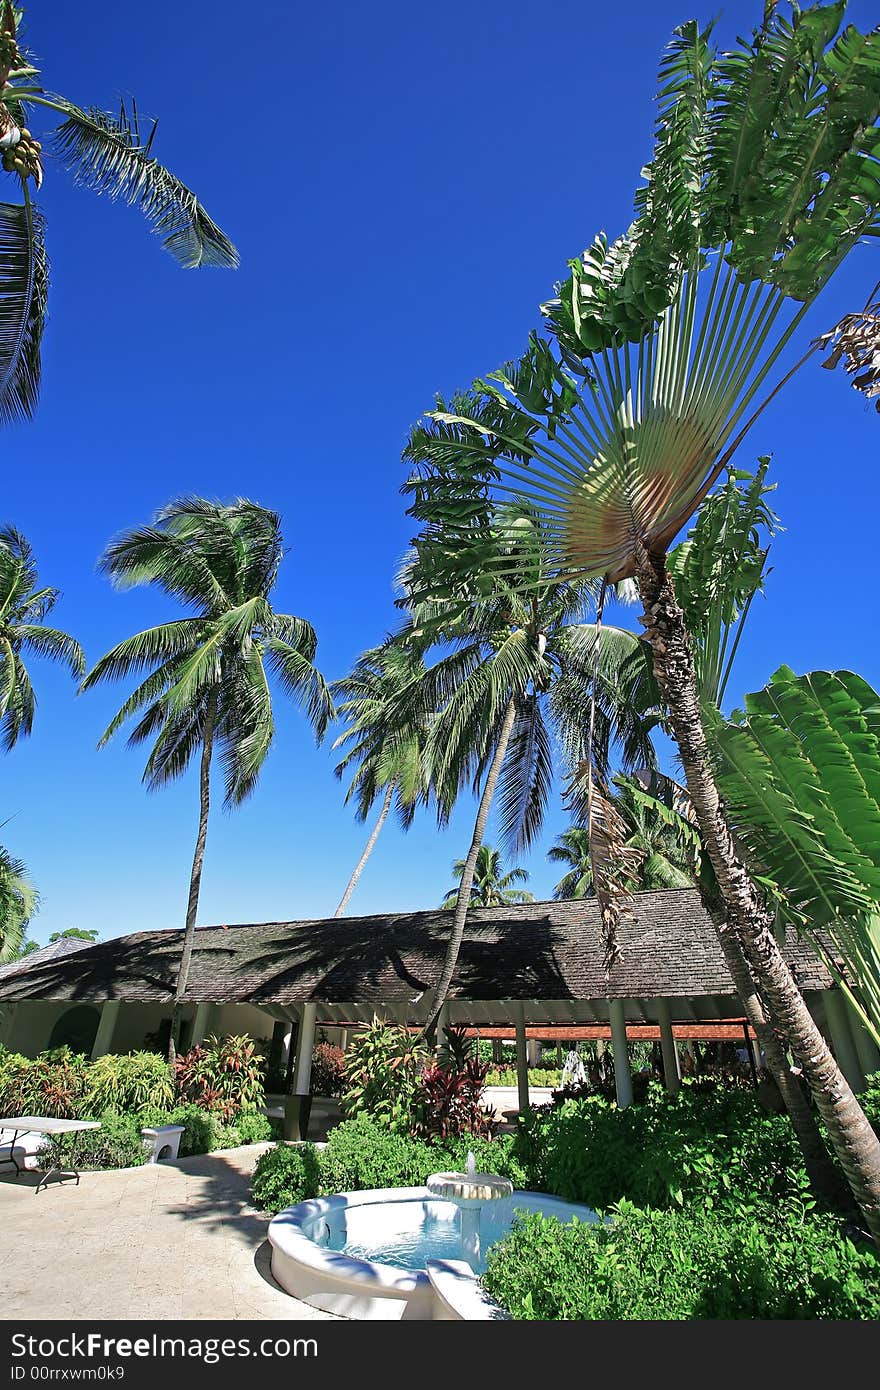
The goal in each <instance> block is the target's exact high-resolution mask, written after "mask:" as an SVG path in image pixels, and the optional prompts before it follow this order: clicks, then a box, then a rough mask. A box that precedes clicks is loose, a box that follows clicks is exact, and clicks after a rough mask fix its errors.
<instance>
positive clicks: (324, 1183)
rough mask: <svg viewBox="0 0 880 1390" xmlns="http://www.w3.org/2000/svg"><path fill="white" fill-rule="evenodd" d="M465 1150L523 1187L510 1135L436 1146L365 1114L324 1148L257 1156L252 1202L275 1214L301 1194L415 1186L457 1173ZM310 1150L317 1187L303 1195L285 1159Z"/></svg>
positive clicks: (295, 1169) (298, 1174)
mask: <svg viewBox="0 0 880 1390" xmlns="http://www.w3.org/2000/svg"><path fill="white" fill-rule="evenodd" d="M468 1150H471V1151H472V1152H473V1154H474V1157H475V1159H476V1162H477V1167H478V1169H480V1170H481V1171H483V1172H495V1173H501V1174H502V1176H504V1177H509V1178H510V1180H511V1182H512V1183H513V1185H514V1186H515V1187H519V1188H523V1187H526V1186H527V1185H528V1184H527V1174H526V1171H525V1169H524V1168H523V1166H522V1164H521V1163H520V1162H519V1161H518V1159H517V1156H516V1152H515V1140H514V1137H513V1136H512V1135H501V1136H499V1137H498V1138H496V1139H472V1140H470V1141H467V1140H461V1141H457V1142H455V1143H453V1144H449V1145H441V1144H435V1143H429V1142H427V1141H423V1140H419V1139H408V1138H407V1137H406V1136H405V1135H401V1134H395V1133H392V1132H390V1131H389V1130H387V1129H385V1128H384V1127H383V1126H382V1125H380V1124H377V1123H376V1121H375V1120H373V1119H371V1118H370V1117H369V1116H368V1115H358V1116H357V1117H356V1118H355V1119H353V1120H345V1121H344V1122H343V1123H342V1124H340V1125H337V1126H336V1128H335V1129H332V1130H331V1131H330V1134H329V1136H328V1142H327V1147H326V1148H325V1149H322V1150H320V1151H315V1150H311V1146H302V1147H300V1148H297V1149H292V1148H291V1147H290V1146H289V1145H279V1146H278V1147H277V1148H274V1149H269V1150H267V1152H266V1153H265V1154H262V1155H261V1156H260V1159H259V1162H258V1163H257V1167H256V1169H255V1172H254V1200H255V1201H256V1203H257V1205H258V1206H262V1207H264V1208H265V1209H266V1210H267V1211H271V1212H276V1211H280V1210H281V1209H282V1208H283V1207H288V1206H293V1205H294V1204H295V1203H296V1202H300V1201H302V1200H303V1196H304V1195H305V1196H317V1195H318V1194H319V1193H333V1192H360V1191H363V1190H364V1189H366V1188H371V1187H420V1186H421V1185H422V1184H423V1183H424V1181H425V1179H426V1178H427V1177H428V1176H429V1175H430V1174H431V1173H437V1172H442V1171H444V1170H447V1169H456V1170H462V1169H463V1168H464V1166H465V1163H466V1161H467V1154H468ZM310 1151H311V1153H312V1154H313V1155H315V1159H314V1162H315V1164H316V1165H317V1166H316V1169H315V1170H314V1171H315V1174H316V1175H315V1178H314V1184H309V1186H310V1187H311V1186H312V1185H315V1184H316V1190H315V1191H311V1190H309V1191H308V1192H304V1189H303V1181H304V1180H303V1173H302V1170H301V1167H300V1165H299V1164H298V1162H297V1160H296V1159H291V1158H289V1157H287V1155H289V1154H291V1153H296V1154H302V1153H308V1152H310ZM310 1162H311V1160H310ZM309 1171H310V1173H311V1172H312V1171H313V1170H312V1169H310V1170H309Z"/></svg>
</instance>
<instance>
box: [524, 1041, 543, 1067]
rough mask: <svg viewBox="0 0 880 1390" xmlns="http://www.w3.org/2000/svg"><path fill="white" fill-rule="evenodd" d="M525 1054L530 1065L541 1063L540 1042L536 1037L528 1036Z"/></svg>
mask: <svg viewBox="0 0 880 1390" xmlns="http://www.w3.org/2000/svg"><path fill="white" fill-rule="evenodd" d="M526 1056H527V1057H528V1061H529V1066H530V1067H539V1066H540V1065H541V1044H540V1042H539V1041H538V1039H537V1038H529V1039H528V1043H527V1046H526Z"/></svg>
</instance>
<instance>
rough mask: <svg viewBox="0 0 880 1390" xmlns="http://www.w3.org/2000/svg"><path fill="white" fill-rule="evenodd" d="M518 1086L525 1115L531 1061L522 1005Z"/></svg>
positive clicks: (517, 1040) (518, 1041)
mask: <svg viewBox="0 0 880 1390" xmlns="http://www.w3.org/2000/svg"><path fill="white" fill-rule="evenodd" d="M516 1086H517V1092H518V1096H519V1113H520V1114H521V1115H525V1114H526V1112H527V1111H528V1108H529V1059H528V1053H527V1050H526V1015H525V1009H524V1008H523V1006H522V1004H520V1005H519V1007H518V1011H517V1016H516Z"/></svg>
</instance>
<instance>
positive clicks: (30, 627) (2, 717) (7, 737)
mask: <svg viewBox="0 0 880 1390" xmlns="http://www.w3.org/2000/svg"><path fill="white" fill-rule="evenodd" d="M0 212H2V208H0ZM0 294H2V290H0ZM59 597H60V595H59V592H58V590H57V589H51V588H47V587H45V586H41V585H40V582H39V576H38V573H37V564H36V560H35V559H34V554H33V551H32V550H31V548H30V546H29V545H28V543H27V541H26V540H25V538H24V536H22V535H21V533H20V532H19V531H16V530H15V529H14V527H12V526H4V527H2V528H0V747H2V748H5V749H6V750H7V751H8V750H9V749H11V748H13V747H14V746H15V744H16V743H17V742H18V740H19V739H20V738H22V737H23V736H24V735H26V734H29V733H30V732H31V730H32V728H33V724H34V713H35V710H36V699H35V696H34V688H33V686H32V684H31V680H30V676H29V675H28V671H27V667H26V666H25V663H24V657H25V656H45V657H49V658H50V659H51V660H53V661H60V662H61V664H62V665H64V666H66V667H67V668H68V670H69V671H70V674H71V675H72V676H74V677H75V678H76V679H79V678H80V677H81V676H82V674H83V671H84V670H85V659H84V657H83V654H82V648H81V647H80V645H79V643H78V642H77V641H75V640H74V638H72V637H69V636H68V635H67V633H66V632H61V631H59V630H58V628H53V627H48V626H47V625H46V622H45V619H46V618H47V617H48V615H49V614H50V613H51V612H52V609H53V608H54V607H55V604H56V603H57V602H58V599H59Z"/></svg>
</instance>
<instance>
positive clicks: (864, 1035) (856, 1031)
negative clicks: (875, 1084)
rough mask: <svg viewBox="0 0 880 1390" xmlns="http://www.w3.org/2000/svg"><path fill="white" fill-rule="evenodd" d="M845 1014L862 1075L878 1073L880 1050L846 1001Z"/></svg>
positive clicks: (879, 1069) (879, 1068)
mask: <svg viewBox="0 0 880 1390" xmlns="http://www.w3.org/2000/svg"><path fill="white" fill-rule="evenodd" d="M846 1013H847V1019H848V1021H849V1031H850V1032H851V1033H852V1038H853V1042H854V1043H855V1045H856V1055H857V1056H858V1059H859V1064H860V1066H861V1068H862V1071H863V1073H864V1075H865V1076H870V1075H871V1074H872V1072H875V1071H880V1049H878V1047H877V1044H876V1043H875V1042H874V1039H873V1038H872V1037H871V1034H870V1033H869V1032H868V1030H867V1028H866V1027H865V1025H864V1023H863V1022H862V1020H861V1018H860V1017H859V1015H858V1013H857V1012H856V1010H855V1009H854V1008H853V1006H852V1004H851V1003H850V1002H849V1000H848V999H847V1001H846Z"/></svg>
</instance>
